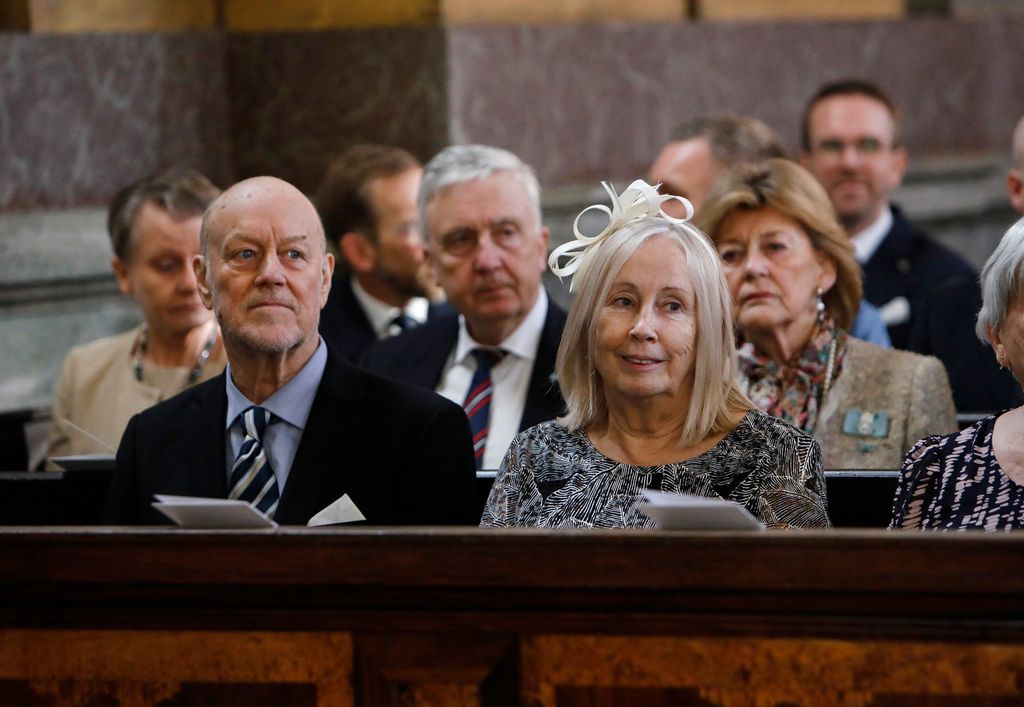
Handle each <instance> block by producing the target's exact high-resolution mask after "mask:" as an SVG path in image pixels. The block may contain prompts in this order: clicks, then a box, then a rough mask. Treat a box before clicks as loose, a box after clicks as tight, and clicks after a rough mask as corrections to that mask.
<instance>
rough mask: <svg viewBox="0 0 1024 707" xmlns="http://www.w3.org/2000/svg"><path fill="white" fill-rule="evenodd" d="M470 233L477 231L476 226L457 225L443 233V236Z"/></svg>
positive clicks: (449, 236) (448, 236) (451, 236)
mask: <svg viewBox="0 0 1024 707" xmlns="http://www.w3.org/2000/svg"><path fill="white" fill-rule="evenodd" d="M468 233H476V228H475V227H474V226H455V227H454V228H450V229H448V230H447V231H445V232H444V233H442V234H441V238H442V239H443V238H453V237H454V236H463V235H466V234H468Z"/></svg>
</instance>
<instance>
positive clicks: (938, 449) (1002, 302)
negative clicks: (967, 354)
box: [892, 219, 1024, 530]
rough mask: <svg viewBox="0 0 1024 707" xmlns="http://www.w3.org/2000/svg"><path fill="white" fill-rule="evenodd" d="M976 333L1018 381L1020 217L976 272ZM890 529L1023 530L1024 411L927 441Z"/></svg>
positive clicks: (1022, 337)
mask: <svg viewBox="0 0 1024 707" xmlns="http://www.w3.org/2000/svg"><path fill="white" fill-rule="evenodd" d="M981 294H982V299H983V304H982V307H981V311H980V312H979V313H978V323H977V327H976V332H977V334H978V337H979V338H981V340H982V341H987V342H988V343H990V344H991V345H992V348H993V349H994V350H995V356H996V361H997V362H998V363H999V366H1000V367H1001V368H1009V369H1010V371H1011V372H1012V373H1013V375H1014V378H1016V379H1017V381H1018V383H1019V382H1020V381H1021V375H1022V374H1024V219H1021V220H1020V221H1018V222H1017V223H1015V224H1014V225H1013V226H1011V227H1010V230H1008V231H1007V232H1006V235H1004V236H1003V239H1002V241H1000V243H999V246H998V247H997V248H996V249H995V252H993V253H992V255H991V256H990V257H989V259H988V262H986V263H985V267H984V269H982V271H981ZM892 527H894V528H933V529H948V530H962V529H967V528H979V529H983V530H1008V529H1011V528H1024V407H1018V408H1014V409H1012V410H1008V411H1006V412H1003V413H1001V414H998V415H991V416H989V417H986V418H985V419H983V420H981V421H979V422H977V423H976V424H974V425H972V426H971V427H968V428H967V429H964V430H961V431H960V432H957V433H955V434H950V435H945V436H934V437H926V438H925V439H922V440H921V441H920V442H918V443H917V444H916V445H914V448H913V449H911V450H910V451H909V452H908V453H907V456H906V459H904V460H903V468H902V470H901V471H900V483H899V487H898V489H897V491H896V499H895V501H894V503H893V509H892Z"/></svg>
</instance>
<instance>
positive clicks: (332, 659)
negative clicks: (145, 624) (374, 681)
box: [0, 630, 353, 707]
mask: <svg viewBox="0 0 1024 707" xmlns="http://www.w3.org/2000/svg"><path fill="white" fill-rule="evenodd" d="M351 664H352V644H351V640H350V638H349V637H348V636H346V635H344V634H326V633H311V632H297V633H283V632H277V633H270V632H263V631H259V630H249V631H245V632H231V631H227V632H212V631H175V630H169V631H159V632H155V631H138V630H137V631H108V630H81V631H63V630H42V631H24V630H0V697H2V696H3V695H4V694H5V692H4V691H5V690H6V691H7V694H8V695H9V696H11V695H18V694H23V695H27V696H33V697H34V698H35V699H38V700H41V701H40V704H45V703H46V702H45V700H47V699H52V700H56V702H54V703H51V704H59V705H65V704H69V705H70V704H79V703H80V704H82V705H96V704H107V703H108V702H106V701H104V700H107V701H109V700H111V699H113V700H115V702H114V703H112V704H119V705H121V706H122V707H129V706H130V705H153V704H156V703H158V702H160V703H161V704H162V705H164V704H165V705H166V707H171V706H173V705H179V704H180V705H188V704H217V705H235V704H237V705H252V706H253V707H255V705H268V707H270V706H271V705H276V704H289V705H296V707H304V706H305V705H308V706H309V707H317V706H319V707H342V706H344V705H351V704H352V702H353V694H352V673H351ZM19 699H20V698H19ZM164 700H166V701H167V702H166V703H164V702H162V701H164ZM0 702H2V703H3V704H17V703H18V702H11V701H2V700H0Z"/></svg>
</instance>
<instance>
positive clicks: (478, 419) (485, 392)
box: [462, 349, 505, 469]
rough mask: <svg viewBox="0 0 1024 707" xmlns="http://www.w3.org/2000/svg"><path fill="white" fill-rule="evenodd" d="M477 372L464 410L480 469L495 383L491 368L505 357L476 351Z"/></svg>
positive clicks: (489, 352) (495, 351)
mask: <svg viewBox="0 0 1024 707" xmlns="http://www.w3.org/2000/svg"><path fill="white" fill-rule="evenodd" d="M472 353H473V358H475V359H476V371H475V372H474V373H473V380H472V381H471V382H470V384H469V394H468V395H467V396H466V402H464V403H462V409H463V410H465V411H466V417H468V418H469V427H470V429H471V430H472V431H473V453H474V454H476V468H477V469H480V468H481V465H482V464H483V461H484V447H486V446H487V428H488V420H489V418H490V416H491V394H492V393H493V392H494V383H493V382H492V381H491V368H492V367H493V366H494V365H495V364H496V363H498V361H500V360H501V359H502V357H503V356H504V355H505V353H504V352H503V351H499V350H495V349H474V350H473V352H472Z"/></svg>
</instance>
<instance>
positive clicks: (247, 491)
mask: <svg viewBox="0 0 1024 707" xmlns="http://www.w3.org/2000/svg"><path fill="white" fill-rule="evenodd" d="M272 418H273V415H271V414H270V412H269V411H267V410H266V409H264V408H261V407H256V406H253V407H250V408H247V409H246V410H245V411H244V412H243V413H242V414H241V415H239V416H238V419H239V420H240V421H241V423H242V429H243V432H244V433H245V437H244V438H243V439H242V447H241V449H239V451H238V456H237V457H236V458H235V463H234V464H232V465H231V481H230V488H231V491H230V492H229V493H228V498H231V499H238V500H242V501H248V502H249V503H251V504H252V505H253V506H255V507H256V508H258V509H259V510H261V511H263V513H265V514H266V515H267V517H268V518H273V517H274V512H275V511H276V510H277V502H278V501H279V500H280V498H281V493H280V491H279V490H278V488H277V478H276V477H275V476H274V470H273V469H271V468H270V462H269V461H268V460H267V450H266V449H265V448H264V447H263V432H264V430H266V428H267V425H268V424H270V423H271V422H273V419H272Z"/></svg>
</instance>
